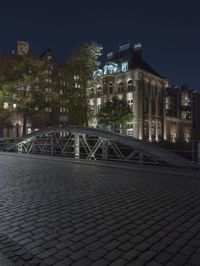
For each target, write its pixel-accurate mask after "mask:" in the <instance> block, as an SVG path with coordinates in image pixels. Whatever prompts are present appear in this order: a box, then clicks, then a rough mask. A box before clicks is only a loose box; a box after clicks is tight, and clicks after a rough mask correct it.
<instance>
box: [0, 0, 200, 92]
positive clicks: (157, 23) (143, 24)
mask: <svg viewBox="0 0 200 266" xmlns="http://www.w3.org/2000/svg"><path fill="white" fill-rule="evenodd" d="M0 4H1V5H0V33H1V35H0V36H1V42H0V49H1V50H3V51H5V52H10V51H11V50H12V49H14V48H15V43H16V41H17V40H24V41H27V42H29V43H30V44H31V46H32V49H33V52H34V54H35V55H40V54H41V53H42V52H43V51H44V50H45V49H46V48H51V49H52V50H53V52H54V53H55V55H56V57H57V58H58V60H59V61H60V62H61V63H63V62H64V61H65V60H66V58H67V56H68V55H69V54H70V52H71V51H72V50H73V48H74V47H75V45H76V44H77V43H79V42H85V41H87V42H90V41H96V42H98V43H100V44H102V45H103V46H104V53H105V54H107V53H108V52H111V51H116V50H118V47H119V44H125V43H127V42H129V40H130V42H131V44H132V45H133V44H134V43H137V42H141V43H142V45H143V55H144V59H145V60H146V61H147V62H148V63H149V64H150V65H151V66H152V67H154V68H155V70H157V71H158V72H159V73H161V74H162V75H164V76H166V77H168V79H169V82H170V84H177V85H180V84H188V85H189V86H190V87H191V88H194V89H199V90H200V75H199V71H200V1H198V0H190V1H181V0H180V1H179V0H174V1H172V0H163V1H162V0H137V1H135V0H127V1H126V0H123V1H122V0H121V1H119V0H118V1H113V0H110V1H109V0H107V1H104V0H102V1H94V0H93V1H90V0H89V1H87V0H82V1H80V0H79V1H67V0H56V1H55V0H30V1H28V0H6V1H3V0H0Z"/></svg>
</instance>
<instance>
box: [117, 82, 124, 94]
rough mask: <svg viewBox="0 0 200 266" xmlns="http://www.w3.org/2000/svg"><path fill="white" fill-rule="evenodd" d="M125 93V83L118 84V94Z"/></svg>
mask: <svg viewBox="0 0 200 266" xmlns="http://www.w3.org/2000/svg"><path fill="white" fill-rule="evenodd" d="M123 92H124V84H123V82H120V83H119V84H118V94H121V93H123Z"/></svg>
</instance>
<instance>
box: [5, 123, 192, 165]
mask: <svg viewBox="0 0 200 266" xmlns="http://www.w3.org/2000/svg"><path fill="white" fill-rule="evenodd" d="M7 151H16V152H18V153H34V154H38V153H39V154H48V155H57V156H59V155H60V156H66V157H72V158H76V159H81V158H82V159H90V160H112V161H123V162H130V163H140V164H154V165H158V164H164V165H172V166H178V167H191V166H192V163H191V162H190V161H188V160H186V159H184V158H182V157H180V156H178V155H176V154H174V153H172V152H170V151H168V150H165V149H162V148H160V147H158V146H157V145H156V144H153V143H150V142H148V141H144V140H138V139H136V138H133V137H128V136H122V135H120V134H118V133H114V132H110V131H105V130H100V129H95V128H87V127H78V126H68V127H49V128H45V129H43V130H39V131H35V132H33V133H31V134H28V135H26V136H25V137H24V138H23V139H20V140H17V141H15V142H14V143H12V144H11V145H10V146H9V147H8V148H7Z"/></svg>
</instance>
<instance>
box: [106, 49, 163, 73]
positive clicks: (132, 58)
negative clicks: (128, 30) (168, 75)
mask: <svg viewBox="0 0 200 266" xmlns="http://www.w3.org/2000/svg"><path fill="white" fill-rule="evenodd" d="M109 60H112V61H113V62H116V63H118V64H119V63H121V62H122V61H128V63H129V68H130V69H134V68H141V69H143V70H145V71H147V72H149V73H151V74H153V75H155V76H159V77H161V78H164V77H163V76H162V75H160V74H159V73H158V72H157V71H156V70H154V69H153V68H152V67H151V66H150V65H149V64H147V63H146V62H145V61H144V60H143V59H142V56H140V55H139V53H138V52H137V51H135V50H134V49H133V48H128V49H126V50H122V51H119V52H117V53H114V54H113V55H112V57H110V58H109Z"/></svg>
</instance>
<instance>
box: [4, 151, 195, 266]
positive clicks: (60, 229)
mask: <svg viewBox="0 0 200 266" xmlns="http://www.w3.org/2000/svg"><path fill="white" fill-rule="evenodd" d="M195 174H196V172H195ZM199 195H200V179H199V176H197V175H196V177H190V174H189V175H188V177H186V176H184V177H181V175H180V173H179V174H178V173H175V172H174V173H171V175H169V174H168V173H165V172H164V171H163V173H159V171H158V172H157V173H156V172H149V173H148V172H147V171H141V169H137V168H135V170H133V169H132V170H131V169H121V170H119V168H115V167H109V168H106V167H102V166H97V165H92V164H89V165H88V164H77V163H76V164H74V163H72V162H66V161H64V160H63V161H62V160H60V161H53V160H51V159H48V158H47V159H45V157H43V159H41V158H38V159H37V158H33V157H31V156H30V158H25V157H20V156H7V155H2V154H1V155H0V213H1V219H0V253H1V254H3V255H4V256H5V257H7V258H8V259H9V260H10V261H11V262H12V263H13V264H14V265H26V266H29V265H56V266H57V265H65V266H67V265H74V266H75V265H81V266H87V265H102V266H103V265H115V266H117V265H163V264H164V265H180V264H181V265H199V261H200V250H199V247H200V227H199V221H200V197H199Z"/></svg>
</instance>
